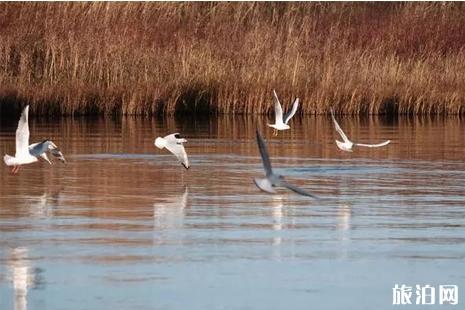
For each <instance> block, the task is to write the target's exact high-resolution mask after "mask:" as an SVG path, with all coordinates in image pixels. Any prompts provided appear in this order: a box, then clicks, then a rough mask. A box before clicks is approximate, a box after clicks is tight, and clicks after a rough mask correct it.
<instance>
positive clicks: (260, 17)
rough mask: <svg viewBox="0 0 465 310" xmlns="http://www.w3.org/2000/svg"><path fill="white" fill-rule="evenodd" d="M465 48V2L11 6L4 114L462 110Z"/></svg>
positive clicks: (0, 102) (6, 7)
mask: <svg viewBox="0 0 465 310" xmlns="http://www.w3.org/2000/svg"><path fill="white" fill-rule="evenodd" d="M464 47H465V7H464V4H462V3H299V2H294V3H281V2H271V3H255V2H238V3H225V2H222V3H210V2H201V3H194V2H192V3H191V2H178V3H164V2H157V3H148V2H141V3H140V2H130V3H108V2H82V3H81V2H77V3H74V2H73V3H66V2H65V3H8V2H3V3H0V112H1V111H2V108H3V107H5V106H6V105H11V104H12V103H14V102H15V101H16V102H28V103H31V105H32V107H31V110H32V112H33V113H36V114H97V113H101V114H138V115H151V114H154V113H175V112H205V113H268V112H270V111H271V110H272V104H271V91H272V89H276V90H277V92H278V94H279V95H280V96H281V98H282V102H283V103H285V104H286V105H289V104H290V103H291V100H292V99H293V98H294V97H296V96H299V97H300V98H301V102H302V109H301V110H300V111H301V113H307V114H320V113H327V112H328V109H329V107H330V106H334V107H335V110H336V111H337V112H339V113H348V114H359V113H370V114H380V113H387V114H396V113H418V114H462V113H465V87H464V86H465V48H464ZM12 98H13V100H12Z"/></svg>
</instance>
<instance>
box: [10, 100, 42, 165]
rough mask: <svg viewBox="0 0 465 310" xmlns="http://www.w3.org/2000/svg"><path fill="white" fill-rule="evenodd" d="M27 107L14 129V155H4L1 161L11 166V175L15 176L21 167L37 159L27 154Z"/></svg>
mask: <svg viewBox="0 0 465 310" xmlns="http://www.w3.org/2000/svg"><path fill="white" fill-rule="evenodd" d="M28 114H29V106H28V105H27V106H26V107H25V108H24V109H23V111H22V112H21V117H20V119H19V122H18V128H17V129H16V154H15V156H14V157H13V156H10V155H8V154H5V156H4V157H3V161H4V162H5V164H6V165H7V166H13V169H12V170H11V173H13V174H16V173H18V171H19V168H20V167H21V165H26V164H31V163H34V162H36V161H37V157H35V156H33V155H31V153H30V152H29V124H28Z"/></svg>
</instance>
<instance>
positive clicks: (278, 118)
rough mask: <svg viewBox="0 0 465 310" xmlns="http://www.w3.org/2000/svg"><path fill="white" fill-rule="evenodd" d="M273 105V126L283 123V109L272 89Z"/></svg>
mask: <svg viewBox="0 0 465 310" xmlns="http://www.w3.org/2000/svg"><path fill="white" fill-rule="evenodd" d="M273 103H274V118H275V121H274V123H275V124H281V123H283V108H282V107H281V103H280V102H279V99H278V95H277V94H276V91H275V90H274V89H273Z"/></svg>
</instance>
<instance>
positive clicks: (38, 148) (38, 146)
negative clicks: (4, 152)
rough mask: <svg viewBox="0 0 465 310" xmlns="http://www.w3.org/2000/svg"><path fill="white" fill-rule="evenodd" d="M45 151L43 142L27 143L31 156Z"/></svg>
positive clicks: (36, 155)
mask: <svg viewBox="0 0 465 310" xmlns="http://www.w3.org/2000/svg"><path fill="white" fill-rule="evenodd" d="M46 151H47V147H46V146H45V143H44V142H39V143H33V144H31V145H29V153H30V154H31V155H32V156H35V157H38V156H40V155H41V154H42V153H45V152H46Z"/></svg>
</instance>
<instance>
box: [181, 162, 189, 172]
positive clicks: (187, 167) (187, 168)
mask: <svg viewBox="0 0 465 310" xmlns="http://www.w3.org/2000/svg"><path fill="white" fill-rule="evenodd" d="M181 164H182V165H183V166H184V168H186V170H189V166H186V165H185V164H184V163H181Z"/></svg>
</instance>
